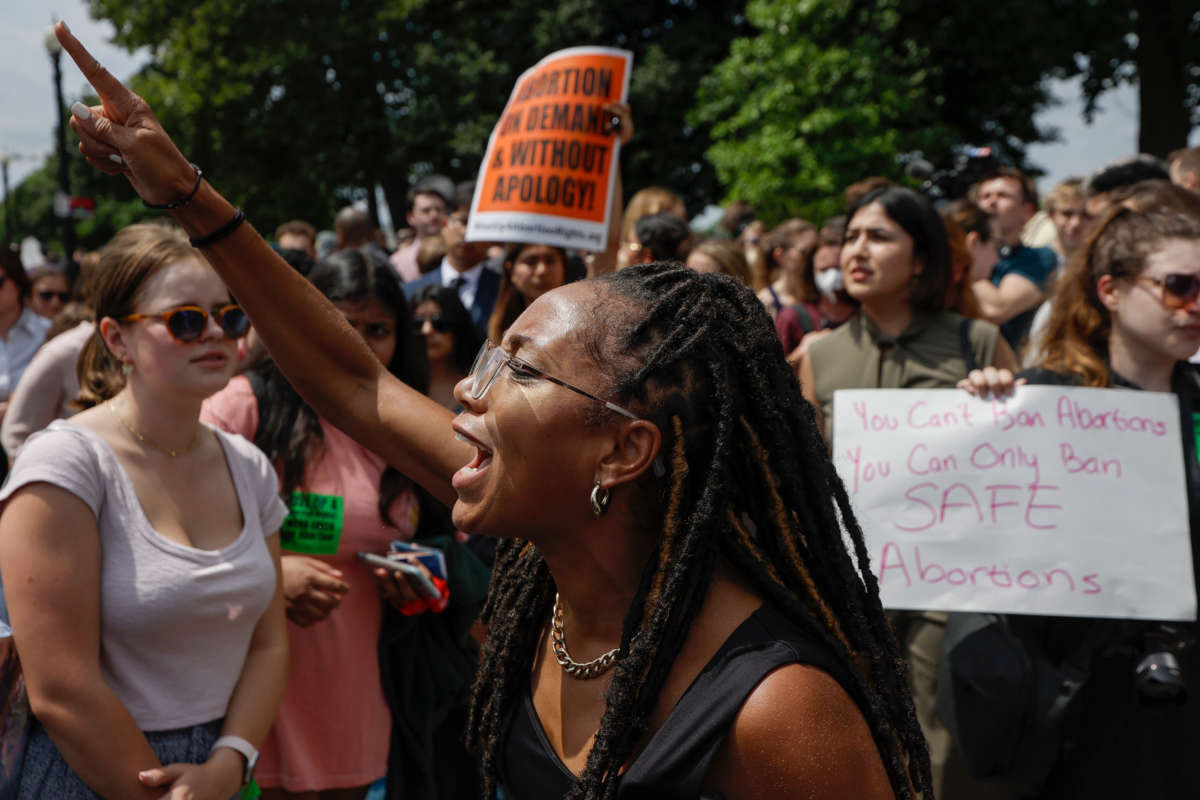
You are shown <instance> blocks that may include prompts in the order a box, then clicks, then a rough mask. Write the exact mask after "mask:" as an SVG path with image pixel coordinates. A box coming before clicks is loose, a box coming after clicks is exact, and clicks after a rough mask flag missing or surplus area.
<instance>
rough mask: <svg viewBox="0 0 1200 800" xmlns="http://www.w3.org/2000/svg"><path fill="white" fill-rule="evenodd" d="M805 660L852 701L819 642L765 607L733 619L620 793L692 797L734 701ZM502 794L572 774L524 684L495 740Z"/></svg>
mask: <svg viewBox="0 0 1200 800" xmlns="http://www.w3.org/2000/svg"><path fill="white" fill-rule="evenodd" d="M794 663H800V664H808V665H811V666H814V667H817V668H818V669H821V670H823V671H824V672H827V673H828V674H829V675H831V676H832V677H833V678H834V679H835V680H836V681H837V682H838V683H839V684H841V686H842V688H843V689H844V690H845V691H846V693H847V694H849V695H850V697H852V698H854V700H855V702H856V703H857V704H858V707H859V708H860V709H862V707H863V703H862V701H861V699H860V697H859V695H858V692H857V689H856V688H855V687H854V685H853V683H852V682H851V681H850V680H848V673H847V671H846V667H845V666H844V665H843V664H842V663H841V662H840V661H839V660H838V658H837V657H836V656H835V655H834V654H833V653H832V652H831V650H830V648H829V647H828V646H827V645H826V644H825V643H824V642H822V641H820V640H819V639H817V638H816V636H815V635H814V634H812V633H809V632H807V631H805V630H803V629H801V628H800V627H798V626H797V625H796V624H795V623H793V622H792V621H791V620H789V619H787V618H786V617H784V616H783V614H781V613H780V612H778V611H776V610H775V609H774V608H773V607H772V606H769V605H763V606H760V607H759V609H758V610H757V611H755V612H754V613H753V614H751V615H750V616H749V617H747V618H746V621H745V622H743V623H742V624H741V625H739V626H738V628H737V629H736V630H734V632H733V633H732V634H730V636H729V638H728V639H726V640H725V643H724V644H723V645H721V649H720V650H718V651H717V653H716V655H714V656H713V657H712V660H710V661H709V662H708V664H707V665H706V666H705V667H704V669H703V671H701V673H700V674H699V675H698V676H696V679H695V680H694V681H692V685H691V686H689V687H688V690H687V691H686V692H685V693H684V695H683V697H681V698H680V700H679V702H678V703H677V704H676V706H675V708H674V709H672V710H671V713H670V714H669V715H668V716H667V719H666V721H665V722H664V723H663V725H662V727H661V728H659V729H658V731H656V732H655V734H654V736H652V737H651V738H650V741H649V743H647V745H646V748H645V749H644V750H642V752H641V753H640V754H639V755H638V756H637V758H636V759H635V760H634V762H633V764H632V765H631V766H630V767H629V769H628V770H627V771H626V772H625V774H624V775H622V776H621V777H620V779H619V784H618V787H617V797H618V798H619V799H620V800H696V798H698V797H700V789H701V786H702V785H703V782H704V778H705V776H706V775H707V774H708V770H709V767H710V765H711V764H712V760H713V758H714V757H716V755H717V751H718V750H720V748H721V745H722V744H723V743H724V741H725V737H726V735H727V734H728V733H729V727H730V725H731V724H732V723H733V719H734V717H735V716H736V715H737V713H738V711H739V710H741V707H742V704H743V703H745V701H746V698H747V697H748V696H749V695H750V692H751V691H753V689H754V687H755V686H757V685H758V684H759V683H760V682H761V681H762V679H763V678H765V677H766V676H767V674H768V673H770V672H772V671H774V670H775V669H776V668H778V667H781V666H784V665H786V664H794ZM501 748H502V754H503V757H502V760H501V775H500V784H501V786H502V790H503V798H504V800H543V798H545V799H547V800H549V798H554V800H558V798H561V797H563V796H564V795H565V794H566V793H567V792H568V791H570V789H571V787H572V785H573V784H574V782H575V776H574V774H572V773H571V771H570V770H569V769H567V767H566V765H564V764H563V763H562V761H561V760H560V759H559V758H558V754H557V753H555V752H554V748H553V747H551V745H550V742H549V740H547V739H546V734H545V732H544V731H543V730H542V725H541V722H540V721H539V720H538V718H537V713H536V711H535V710H534V708H533V698H532V697H531V696H530V694H529V690H528V688H526V690H525V691H524V692H523V693H522V695H521V698H520V699H519V700H518V701H517V703H515V704H514V707H513V708H512V709H510V711H509V712H508V714H507V716H506V718H505V722H504V740H503V742H502V743H501Z"/></svg>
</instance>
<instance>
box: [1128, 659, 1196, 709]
mask: <svg viewBox="0 0 1200 800" xmlns="http://www.w3.org/2000/svg"><path fill="white" fill-rule="evenodd" d="M1134 674H1135V675H1136V683H1137V688H1138V696H1139V697H1140V698H1141V700H1142V702H1143V703H1144V704H1146V705H1150V706H1158V705H1179V704H1181V703H1183V701H1184V700H1186V699H1187V685H1186V684H1185V683H1184V682H1183V673H1182V670H1180V668H1179V660H1178V659H1177V658H1175V654H1174V653H1172V652H1171V651H1170V650H1166V649H1162V650H1155V651H1153V652H1149V653H1147V654H1146V655H1145V656H1143V657H1142V660H1141V661H1139V662H1138V664H1137V666H1136V667H1135V668H1134Z"/></svg>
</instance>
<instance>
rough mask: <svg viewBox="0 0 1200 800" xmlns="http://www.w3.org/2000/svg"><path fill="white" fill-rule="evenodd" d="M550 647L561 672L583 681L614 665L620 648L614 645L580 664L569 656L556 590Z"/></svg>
mask: <svg viewBox="0 0 1200 800" xmlns="http://www.w3.org/2000/svg"><path fill="white" fill-rule="evenodd" d="M550 647H551V649H553V650H554V658H555V659H556V660H557V661H558V665H559V666H560V667H562V668H563V672H565V673H567V674H568V675H570V676H571V677H572V678H578V679H579V680H584V681H586V680H590V679H592V678H599V677H600V676H601V675H603V674H604V673H606V672H608V671H609V670H610V669H612V668H613V667H614V666H616V663H617V650H619V649H620V648H618V647H614V648H613V649H612V650H609V651H608V652H607V653H605V654H604V655H602V656H600V657H599V658H593V659H592V660H591V661H585V662H584V663H582V664H581V663H579V662H578V661H576V660H575V659H573V658H571V655H570V654H569V653H568V652H567V637H566V635H565V634H564V633H563V612H562V605H561V604H560V603H559V602H558V593H557V592H555V593H554V619H553V621H551V623H550Z"/></svg>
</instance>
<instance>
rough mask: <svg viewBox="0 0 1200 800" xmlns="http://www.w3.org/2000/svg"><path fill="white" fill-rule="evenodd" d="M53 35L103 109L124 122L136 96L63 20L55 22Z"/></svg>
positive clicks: (118, 121)
mask: <svg viewBox="0 0 1200 800" xmlns="http://www.w3.org/2000/svg"><path fill="white" fill-rule="evenodd" d="M54 35H55V36H56V37H58V42H59V44H61V45H62V46H63V49H64V50H66V51H67V54H68V55H69V56H71V60H73V61H74V62H75V65H76V66H77V67H79V71H80V72H82V73H83V77H85V78H87V81H88V83H90V84H91V85H92V88H93V89H95V90H96V94H98V95H99V96H100V100H101V102H103V103H104V108H105V110H106V111H110V112H113V113H114V114H115V115H116V116H117V117H118V118H117V119H114V120H113V122H116V123H118V124H120V123H124V122H125V118H126V117H127V116H128V115H129V113H130V112H131V111H132V110H133V103H134V99H135V97H136V96H135V95H134V94H133V92H131V91H129V89H128V88H126V86H125V84H123V83H121V81H119V80H118V79H117V78H115V77H114V76H113V74H112V73H111V72H109V71H108V70H107V69H105V68H104V66H103V65H102V64H101V63H100V62H99V61H97V60H96V57H95V56H93V55H92V54H91V53H89V52H88V49H87V48H86V47H84V46H83V43H82V42H80V41H79V40H78V39H76V38H75V34H73V33H71V31H70V30H69V29H68V28H67V25H66V23H65V22H61V21H60V22H58V23H57V24H55V26H54Z"/></svg>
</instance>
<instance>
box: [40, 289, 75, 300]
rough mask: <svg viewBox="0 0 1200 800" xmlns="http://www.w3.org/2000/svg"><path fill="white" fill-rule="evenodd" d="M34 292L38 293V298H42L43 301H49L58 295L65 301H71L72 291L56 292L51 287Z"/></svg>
mask: <svg viewBox="0 0 1200 800" xmlns="http://www.w3.org/2000/svg"><path fill="white" fill-rule="evenodd" d="M34 294H35V295H37V299H38V300H41V301H42V302H43V303H49V302H50V301H51V300H53V299H54V298H56V297H57V298H58V299H59V300H60V301H62V302H64V303H67V302H70V300H71V293H70V292H55V291H51V290H49V289H39V290H37V291H36V292H34Z"/></svg>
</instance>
